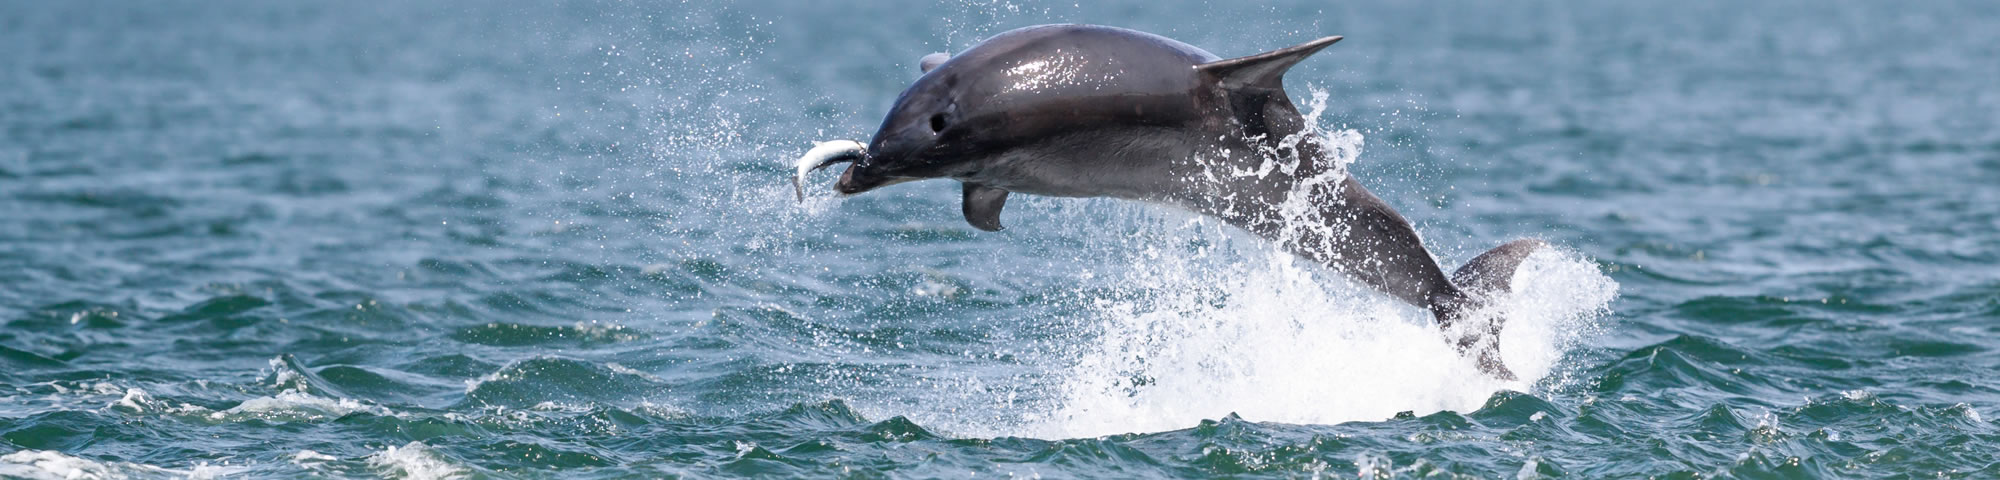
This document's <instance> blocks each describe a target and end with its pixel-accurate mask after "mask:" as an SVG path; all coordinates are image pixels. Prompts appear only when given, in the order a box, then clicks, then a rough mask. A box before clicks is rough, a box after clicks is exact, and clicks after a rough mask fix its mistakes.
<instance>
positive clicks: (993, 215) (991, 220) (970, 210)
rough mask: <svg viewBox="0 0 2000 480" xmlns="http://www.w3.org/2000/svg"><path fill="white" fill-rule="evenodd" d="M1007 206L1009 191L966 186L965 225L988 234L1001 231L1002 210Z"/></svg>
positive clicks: (976, 185)
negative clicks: (968, 224) (970, 225)
mask: <svg viewBox="0 0 2000 480" xmlns="http://www.w3.org/2000/svg"><path fill="white" fill-rule="evenodd" d="M1006 206H1007V191H1006V190H1001V189H998V188H993V187H988V186H985V185H980V184H977V183H966V184H965V205H964V207H963V209H964V211H965V223H970V224H972V227H973V228H977V229H980V230H985V231H988V232H998V231H1000V229H1001V228H1004V227H1001V226H1000V209H1001V208H1003V207H1006Z"/></svg>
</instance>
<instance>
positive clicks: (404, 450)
mask: <svg viewBox="0 0 2000 480" xmlns="http://www.w3.org/2000/svg"><path fill="white" fill-rule="evenodd" d="M368 466H371V467H375V468H376V469H377V470H378V471H379V472H380V473H381V474H382V475H383V476H394V477H399V478H406V479H410V480H437V479H445V478H459V477H463V476H465V475H466V473H467V472H466V470H465V468H464V467H460V466H458V465H454V464H452V463H451V462H449V461H446V460H445V459H444V457H443V456H441V455H439V454H438V453H437V452H435V451H432V450H431V448H430V446H428V445H424V443H423V442H410V443H409V444H407V445H403V446H402V447H396V446H393V445H392V446H390V447H388V448H386V449H383V450H382V451H381V452H377V453H375V454H373V455H369V456H368Z"/></svg>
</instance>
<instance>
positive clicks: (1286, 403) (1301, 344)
mask: <svg viewBox="0 0 2000 480" xmlns="http://www.w3.org/2000/svg"><path fill="white" fill-rule="evenodd" d="M1325 103H1326V94H1325V92H1319V91H1316V92H1314V94H1313V100H1312V103H1311V104H1310V105H1311V107H1312V108H1311V111H1310V112H1309V113H1308V115H1307V119H1308V125H1309V130H1308V134H1307V135H1301V136H1299V137H1300V138H1292V139H1286V140H1285V141H1284V142H1281V145H1282V147H1281V148H1278V149H1274V150H1272V151H1266V152H1263V153H1264V154H1265V156H1266V157H1267V161H1266V162H1265V163H1264V165H1263V166H1262V167H1259V168H1256V169H1252V170H1246V171H1241V172H1232V173H1229V174H1241V175H1261V174H1269V173H1271V172H1272V171H1273V170H1279V169H1284V170H1287V171H1288V172H1289V171H1290V170H1291V169H1292V168H1296V158H1288V157H1292V156H1296V152H1297V146H1298V145H1299V142H1300V141H1310V142H1315V143H1317V144H1318V145H1317V147H1319V148H1320V149H1321V150H1322V151H1324V152H1326V153H1327V154H1328V156H1329V157H1331V158H1330V160H1331V161H1332V162H1334V163H1333V165H1332V168H1329V169H1325V170H1322V171H1321V173H1319V174H1315V175H1311V176H1309V178H1307V179H1306V180H1304V181H1301V182H1299V184H1298V185H1297V186H1296V189H1295V190H1294V192H1293V194H1291V195H1288V196H1287V198H1286V199H1285V201H1284V203H1282V204H1280V205H1279V206H1278V207H1279V210H1280V212H1281V214H1282V215H1281V217H1282V218H1283V219H1284V221H1285V222H1286V224H1287V228H1285V230H1287V231H1293V232H1295V233H1292V234H1291V235H1299V234H1298V233H1296V232H1304V231H1307V230H1311V229H1317V230H1320V231H1318V232H1317V233H1318V234H1319V235H1321V237H1320V238H1340V237H1341V235H1338V233H1339V232H1338V231H1337V230H1338V229H1341V228H1345V227H1344V226H1342V225H1338V224H1337V223H1338V222H1330V221H1328V220H1329V219H1325V218H1320V216H1321V213H1320V212H1321V209H1320V208H1318V206H1317V205H1316V203H1317V202H1320V201H1322V200H1315V199H1324V198H1327V197H1326V196H1325V192H1328V191H1333V189H1334V188H1337V187H1332V188H1330V187H1329V186H1337V185H1338V184H1339V183H1338V182H1339V181H1341V180H1342V179H1344V178H1345V175H1346V174H1347V169H1346V166H1347V165H1349V164H1351V163H1352V162H1354V161H1356V160H1358V156H1359V154H1360V152H1361V143H1362V141H1363V137H1362V135H1361V134H1360V133H1359V132H1356V131H1353V130H1341V131H1334V132H1328V131H1324V130H1321V129H1320V128H1319V127H1318V125H1319V122H1318V117H1319V116H1320V114H1321V113H1322V112H1324V111H1325ZM1288 152H1289V153H1288ZM1288 167H1290V168H1288ZM1335 194H1336V195H1337V191H1336V193H1335ZM1144 212H1145V213H1142V214H1141V215H1145V216H1154V217H1157V218H1156V219H1154V220H1151V221H1148V220H1144V219H1142V220H1140V221H1138V222H1135V223H1139V224H1141V225H1142V227H1141V228H1143V229H1145V230H1147V231H1144V232H1141V233H1138V234H1134V235H1124V236H1110V237H1095V238H1096V239H1094V240H1091V241H1090V242H1091V247H1090V248H1091V249H1092V250H1094V251H1095V252H1094V253H1097V254H1103V255H1107V256H1109V257H1111V258H1117V259H1118V260H1117V261H1118V262H1122V263H1120V265H1122V268H1123V269H1125V271H1121V272H1117V273H1116V274H1115V275H1116V278H1118V280H1117V282H1116V283H1118V284H1120V285H1122V286H1123V287H1124V288H1126V289H1129V290H1131V291H1133V292H1135V294H1133V295H1127V296H1122V297H1120V298H1101V299H1096V300H1094V304H1093V305H1092V308H1091V311H1092V312H1093V314H1094V315H1095V316H1096V317H1097V320H1098V321H1099V322H1100V323H1099V325H1098V331H1097V332H1095V334H1094V335H1090V336H1088V338H1089V340H1087V341H1085V342H1082V343H1080V344H1078V345H1075V351H1073V352H1066V353H1065V354H1064V355H1065V356H1071V358H1075V359H1076V360H1075V361H1074V362H1073V363H1071V364H1070V365H1068V366H1067V369H1068V370H1067V371H1066V373H1065V374H1064V375H1063V377H1062V380H1060V381H1059V383H1058V384H1057V385H1056V386H1055V388H1056V390H1057V393H1056V394H1055V395H1056V401H1055V402H1053V403H1054V404H1056V405H1059V406H1057V407H1056V408H1055V409H1054V410H1053V411H1052V412H1049V413H1048V414H1047V415H1044V416H1039V417H1038V418H1034V419H1033V421H1031V422H1029V423H1028V425H1027V428H1028V430H1029V431H1030V432H1031V433H1030V434H1031V435H1035V436H1047V437H1074V436H1094V435H1105V434H1114V433H1125V432H1135V431H1138V432H1143V431H1160V430H1169V429H1177V428H1186V427H1189V426H1192V425H1194V424H1196V423H1197V422H1199V421H1200V420H1202V419H1210V418H1218V417H1222V416H1226V415H1229V414H1231V413H1234V414H1238V415H1240V416H1242V417H1243V418H1245V419H1247V420H1253V421H1276V422H1286V423H1310V424H1325V423H1338V422H1346V421H1355V420H1373V419H1381V418H1387V417H1390V416H1393V415H1395V414H1396V413H1398V412H1402V411H1416V412H1420V413H1429V412H1433V411H1438V410H1455V411H1470V410H1474V409H1477V408H1478V407H1479V406H1480V405H1481V404H1482V403H1483V402H1485V401H1486V399H1487V398H1488V397H1490V396H1491V395H1492V394H1493V393H1495V392H1497V391H1500V390H1503V389H1514V390H1527V389H1531V388H1532V387H1533V386H1535V385H1536V384H1537V383H1538V382H1539V381H1540V380H1542V379H1544V378H1546V377H1549V376H1550V374H1551V372H1554V371H1556V370H1557V368H1556V367H1557V365H1558V363H1559V361H1560V360H1561V359H1562V357H1563V355H1564V354H1565V352H1567V351H1568V350H1569V349H1570V348H1571V347H1572V346H1573V345H1575V344H1576V342H1577V340H1578V339H1579V338H1580V337H1582V336H1583V335H1586V334H1588V333H1589V332H1591V331H1592V330H1593V329H1594V328H1595V322H1596V321H1597V319H1599V318H1601V317H1602V315H1603V314H1604V313H1606V312H1607V308H1608V306H1609V304H1610V302H1611V300H1612V299H1613V298H1614V297H1615V296H1616V294H1617V284H1616V283H1615V282H1613V281H1612V280H1611V279H1610V278H1609V277H1606V276H1605V275H1603V274H1602V273H1600V272H1599V271H1598V270H1597V268H1596V266H1595V264H1593V263H1591V262H1590V261H1588V260H1586V259H1584V258H1582V257H1581V256H1580V255H1578V254H1575V253H1572V252H1568V251H1564V250H1560V249H1544V250H1542V251H1539V252H1536V253H1535V254H1534V255H1532V256H1530V257H1529V259H1528V260H1527V261H1525V262H1524V263H1523V265H1522V266H1521V267H1520V269H1519V270H1517V271H1516V272H1515V278H1514V279H1513V282H1512V283H1513V285H1514V291H1512V292H1510V293H1507V294H1505V295H1502V296H1501V297H1500V298H1495V299H1494V301H1493V303H1491V304H1490V305H1489V306H1488V307H1486V311H1485V312H1483V313H1484V314H1488V315H1500V316H1504V317H1505V318H1508V319H1509V321H1508V323H1507V325H1506V329H1505V330H1504V331H1503V332H1502V342H1501V344H1502V345H1503V349H1502V356H1503V359H1504V360H1505V361H1506V363H1507V364H1508V365H1509V366H1511V367H1512V368H1513V369H1514V370H1515V372H1516V373H1517V374H1519V375H1520V380H1518V381H1512V382H1509V381H1502V380H1497V379H1494V378H1492V377H1490V376H1487V375H1485V374H1482V373H1480V372H1479V369H1478V368H1477V367H1476V366H1475V365H1474V364H1473V361H1472V360H1470V359H1468V358H1466V357H1462V356H1460V355H1459V354H1458V353H1457V352H1456V351H1455V350H1453V349H1452V348H1451V347H1450V346H1448V345H1447V344H1446V342H1445V341H1444V340H1443V336H1442V335H1441V334H1440V332H1439V331H1438V330H1437V327H1436V326H1435V325H1434V323H1433V320H1432V318H1431V315H1430V314H1429V312H1426V311H1423V310H1421V309H1418V308H1415V307H1411V306H1408V305H1405V304H1403V303H1401V302H1398V301H1396V300H1394V299H1391V298H1389V297H1387V296H1384V295H1381V294H1379V293H1376V292H1374V291H1373V290H1372V289H1369V288H1367V287H1366V286H1362V285H1359V284H1356V283H1354V282H1351V281H1349V280H1347V279H1346V278H1344V277H1342V276H1340V275H1338V274H1334V273H1331V272H1328V271H1326V270H1325V269H1324V268H1321V267H1319V266H1318V265H1316V264H1313V263H1312V262H1309V261H1305V260H1302V259H1299V258H1298V257H1296V256H1294V255H1292V254H1290V253H1287V252H1285V251H1284V250H1283V249H1281V248H1279V247H1278V246H1277V244H1273V243H1271V242H1266V241H1263V240H1261V239H1257V238H1253V237H1251V236H1249V235H1247V234H1244V233H1243V232H1240V231H1238V230H1236V229H1234V228H1230V227H1225V226H1222V225H1221V224H1220V222H1217V221H1214V220H1211V219H1207V218H1205V217H1196V216H1193V215H1191V214H1185V213H1178V212H1162V211H1158V210H1144ZM1285 241H1294V239H1289V238H1288V239H1283V240H1281V242H1280V243H1282V242H1285Z"/></svg>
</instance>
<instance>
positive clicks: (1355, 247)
mask: <svg viewBox="0 0 2000 480" xmlns="http://www.w3.org/2000/svg"><path fill="white" fill-rule="evenodd" d="M1340 39H1341V37H1338V36H1333V37H1326V38H1321V39H1318V40H1313V41H1310V42H1306V43H1304V44H1301V45H1298V46H1294V47H1290V48H1284V49H1280V50H1275V51H1271V52H1266V53H1261V54H1257V55H1251V56H1247V57H1240V58H1232V59H1226V60H1225V59H1221V58H1219V57H1216V56H1215V55H1213V54H1210V53H1208V52H1206V51H1203V50H1202V49H1200V48H1196V47H1194V46H1191V45H1188V44H1185V43H1181V42H1178V41H1174V40H1172V39H1169V38H1166V37H1161V36H1158V35H1153V34H1150V33H1145V32H1139V31H1134V30H1127V29H1122V28H1115V27H1105V26H1096V25H1042V26H1034V27H1027V28H1021V29H1017V30H1012V31H1008V32H1005V33H1001V34H999V35H995V36H994V37H993V38H990V39H987V40H986V41H984V42H981V43H980V44H979V45H976V46H974V47H972V48H971V49H969V50H966V51H964V52H962V53H960V54H958V55H955V56H945V55H941V54H932V55H930V56H926V57H925V58H923V59H922V61H921V62H920V63H921V65H922V69H923V71H924V74H923V76H922V77H919V78H918V79H917V81H916V83H915V84H913V85H911V86H910V88H909V89H907V90H904V91H903V94H902V96H900V97H898V98H897V99H896V104H895V106H894V107H892V108H890V110H889V116H888V118H887V119H885V120H883V122H882V127H881V129H880V130H878V131H877V132H876V133H875V138H874V139H873V140H871V141H870V142H869V143H868V145H867V147H866V148H865V149H863V148H860V147H859V145H855V146H854V148H852V149H850V150H847V151H846V152H845V153H840V154H834V153H828V154H825V156H824V158H822V159H820V160H817V161H812V162H804V161H802V163H801V169H800V171H801V172H804V171H806V170H807V168H805V167H806V166H808V164H810V165H809V166H811V167H813V168H817V167H823V166H826V165H828V164H831V163H835V162H838V161H852V162H853V164H851V165H849V166H848V167H847V170H846V171H845V172H843V173H842V174H841V176H840V180H839V182H838V183H837V184H836V185H835V188H836V189H837V190H838V191H840V192H841V193H843V194H848V195H852V194H858V193H862V192H866V191H869V190H873V189H876V188H880V187H882V186H885V185H891V184H896V183H901V182H906V181H911V180H919V179H928V178H950V179H954V180H958V181H959V182H962V183H963V184H964V187H965V188H964V206H963V210H964V214H965V220H966V221H967V222H968V223H971V224H972V226H973V227H977V228H979V229H981V230H987V231H994V230H999V229H1000V228H1001V225H1000V210H1001V208H1002V207H1003V206H1005V205H1006V203H1007V195H1008V194H1009V193H1011V192H1021V193H1029V194H1035V195H1050V196H1060V197H1115V198H1123V199H1129V200H1139V201H1146V202H1154V203H1161V204H1166V205H1172V206H1176V207H1180V208H1184V209H1187V210H1191V211H1194V212H1197V213H1201V214H1205V215H1209V216H1213V217H1215V218H1218V219H1221V220H1222V221H1224V222H1226V223H1228V224H1231V225H1235V226H1237V227H1240V228H1243V229H1244V230H1247V231H1249V232H1252V233H1254V234H1256V235H1258V236H1260V237H1262V238H1265V239H1267V240H1270V241H1273V242H1277V243H1279V244H1281V245H1282V246H1283V247H1284V248H1286V249H1287V250H1288V251H1290V252H1292V253H1293V254H1296V255H1299V256H1302V257H1305V258H1308V259H1311V260H1314V261H1317V262H1319V263H1321V264H1324V265H1326V266H1327V267H1329V268H1332V269H1333V270H1336V271H1339V272H1342V273H1344V274H1347V275H1349V276H1352V277H1353V278H1354V279H1356V280H1358V281H1360V282H1361V283H1363V284H1366V285H1368V286H1370V287H1372V288H1375V289H1377V290H1380V291H1382V292H1384V293H1387V294H1389V295H1390V296H1393V297H1395V298H1397V299H1401V300H1402V301H1405V302H1409V303H1410V304H1413V305H1416V306H1419V307H1423V308H1426V309H1429V310H1430V311H1431V313H1432V315H1434V316H1435V317H1436V318H1437V320H1438V322H1439V325H1440V326H1441V327H1442V328H1443V330H1444V331H1445V332H1453V331H1455V330H1454V329H1453V328H1452V327H1453V325H1454V324H1455V323H1457V322H1459V321H1461V320H1466V319H1467V318H1468V315H1467V313H1468V312H1469V311H1471V310H1473V309H1474V308H1475V307H1478V306H1479V305H1481V304H1482V302H1483V301H1484V299H1486V298H1490V295H1489V294H1491V293H1495V292H1501V291H1505V290H1507V289H1508V282H1509V279H1510V278H1511V277H1512V276H1513V274H1514V270H1515V269H1516V268H1517V267H1518V266H1519V265H1520V263H1521V261H1522V260H1523V259H1525V258H1526V257H1527V256H1528V254H1529V253H1531V252H1533V251H1534V250H1535V249H1536V248H1539V247H1541V246H1542V243H1541V242H1540V241H1537V240H1532V239H1524V240H1516V241H1514V242H1511V243H1508V244H1505V245H1501V246H1499V247H1498V248H1494V249H1493V250H1490V251H1487V252H1486V253H1483V254H1481V255H1479V256H1478V257H1476V258H1473V259H1472V261H1470V262H1467V263H1466V264H1465V265H1464V266H1462V267H1460V268H1459V269H1458V271H1457V272H1455V273H1453V274H1452V275H1451V276H1449V277H1447V276H1446V275H1445V273H1444V271H1443V270H1442V269H1440V268H1439V267H1438V265H1437V262H1436V260H1434V259H1432V258H1431V255H1430V252H1428V251H1426V250H1425V249H1424V246H1423V243H1422V242H1421V241H1420V240H1419V239H1418V237H1417V232H1416V230H1415V229H1413V228H1412V227H1411V226H1410V222H1409V221H1407V220H1404V219H1403V216H1402V215H1400V214H1397V213H1396V211H1395V209H1392V208H1390V207H1389V205H1388V204H1386V203H1383V202H1382V199H1380V198H1376V197H1375V195H1374V194H1371V193H1369V192H1368V190H1367V189H1365V188H1362V187H1361V184H1359V183H1356V182H1355V181H1354V179H1353V178H1352V176H1348V175H1344V174H1341V172H1340V171H1338V170H1336V169H1339V168H1340V166H1339V165H1336V164H1335V161H1334V159H1333V158H1331V157H1330V156H1329V154H1328V153H1327V152H1326V151H1324V150H1323V147H1321V146H1320V144H1318V143H1316V142H1311V141H1298V140H1297V139H1299V138H1301V135H1311V134H1312V132H1307V131H1305V130H1306V123H1305V120H1304V117H1302V116H1301V115H1300V114H1299V111H1298V108H1297V107H1296V106H1294V105H1293V104H1292V101H1291V99H1290V98H1289V97H1287V96H1286V95H1285V88H1284V74H1285V71H1286V70H1289V69H1290V68H1291V67H1292V65H1294V64H1297V63H1298V62H1299V61H1300V60H1304V59H1305V58H1306V57H1308V56H1311V55H1312V54H1313V53H1315V52H1318V51H1320V49H1323V48H1326V47H1327V46H1328V45H1332V44H1333V43H1334V42H1337V41H1340ZM1273 157H1284V159H1285V160H1287V161H1288V162H1295V163H1288V164H1287V165H1286V166H1285V168H1281V169H1270V168H1262V167H1264V166H1266V165H1267V162H1270V161H1272V160H1273ZM1218 167H1220V168H1218ZM1217 171H1222V172H1225V173H1223V174H1216V173H1215V172H1217ZM1258 171H1262V172H1263V173H1261V174H1238V173H1236V172H1258ZM1329 174H1332V175H1329ZM1328 178H1339V181H1338V182H1334V181H1330V180H1329V181H1321V182H1317V183H1313V182H1311V181H1309V180H1311V179H1328ZM1300 196H1303V197H1300ZM1288 199H1291V202H1293V203H1292V205H1301V204H1300V203H1297V202H1299V201H1300V200H1303V201H1304V203H1303V205H1306V207H1305V208H1304V209H1303V210H1305V212H1304V215H1301V214H1300V212H1298V211H1297V210H1299V208H1296V207H1294V208H1293V209H1292V210H1290V211H1287V210H1285V209H1283V208H1281V207H1282V206H1283V205H1286V204H1287V201H1288ZM1302 219H1303V220H1305V221H1301V220H1302ZM1500 324H1501V322H1500V320H1498V319H1494V320H1492V321H1491V322H1490V323H1488V324H1486V325H1483V327H1484V328H1469V329H1463V330H1469V331H1470V333H1460V334H1458V335H1461V336H1460V338H1457V339H1455V340H1454V342H1455V346H1456V348H1457V349H1458V351H1459V352H1461V353H1462V354H1470V355H1476V362H1477V364H1478V365H1479V367H1480V369H1481V370H1482V371H1484V372H1486V373H1487V374H1489V375H1492V376H1495V377H1498V378H1502V379H1507V380H1512V379H1513V378H1514V375H1513V373H1512V372H1510V371H1508V369H1507V367H1506V366H1505V365H1503V364H1502V363H1501V360H1500V351H1499V343H1498V337H1499V331H1500ZM1451 335H1453V334H1451V333H1447V336H1448V337H1449V336H1451Z"/></svg>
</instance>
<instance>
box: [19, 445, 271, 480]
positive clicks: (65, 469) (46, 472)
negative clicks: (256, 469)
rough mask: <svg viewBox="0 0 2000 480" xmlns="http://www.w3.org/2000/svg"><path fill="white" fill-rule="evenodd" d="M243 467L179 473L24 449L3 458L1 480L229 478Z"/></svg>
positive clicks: (210, 467)
mask: <svg viewBox="0 0 2000 480" xmlns="http://www.w3.org/2000/svg"><path fill="white" fill-rule="evenodd" d="M240 471H242V468H241V467H228V466H214V465H208V464H201V465H197V466H195V467H194V468H193V469H190V470H176V469H171V468H163V467H157V466H153V465H146V464H142V463H132V462H99V461H95V460H90V459H87V458H81V457H74V456H70V455H66V454H63V453H62V452H53V451H47V450H22V451H18V452H14V453H9V454H6V455H0V477H4V478H25V479H34V480H42V479H51V480H86V479H120V478H132V477H140V478H155V477H168V478H190V479H203V478H215V477H220V476H226V475H230V474H233V473H238V472H240Z"/></svg>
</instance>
